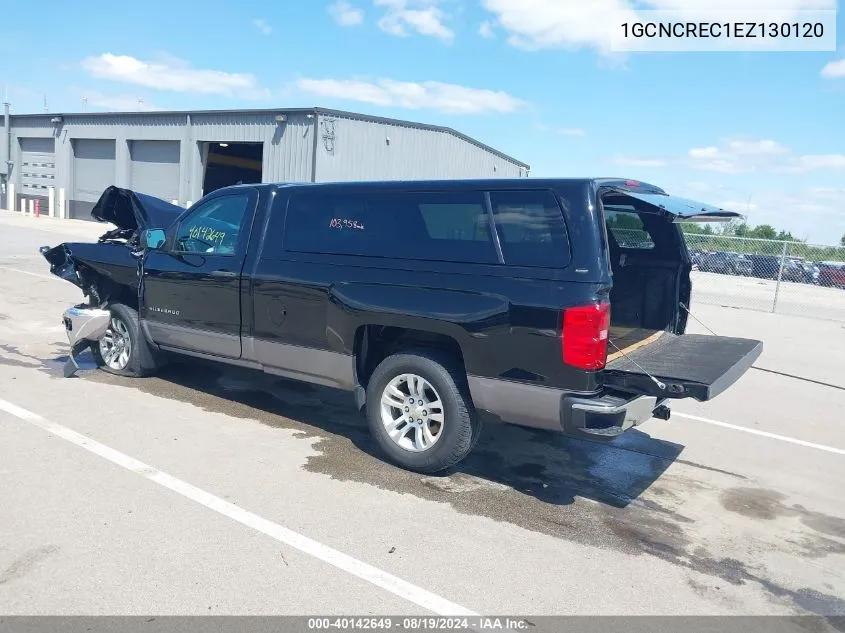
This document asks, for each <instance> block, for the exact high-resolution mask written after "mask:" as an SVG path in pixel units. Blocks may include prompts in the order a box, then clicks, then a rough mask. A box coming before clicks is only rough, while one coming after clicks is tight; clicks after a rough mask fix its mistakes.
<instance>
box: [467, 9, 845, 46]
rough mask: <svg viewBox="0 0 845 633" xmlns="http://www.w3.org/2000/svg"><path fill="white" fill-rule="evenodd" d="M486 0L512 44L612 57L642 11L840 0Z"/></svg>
mask: <svg viewBox="0 0 845 633" xmlns="http://www.w3.org/2000/svg"><path fill="white" fill-rule="evenodd" d="M481 5H482V7H483V8H484V9H486V10H487V11H489V12H490V13H491V14H493V16H494V22H495V23H496V25H497V26H499V27H500V28H502V29H504V30H505V31H507V33H508V34H509V37H508V41H509V42H510V43H511V44H512V45H513V46H516V47H519V48H523V49H527V50H538V49H549V48H559V49H566V50H576V49H583V48H587V49H594V50H596V51H598V52H599V53H601V54H602V55H606V56H612V55H613V53H612V51H611V32H612V31H611V30H612V29H614V28H616V26H615V25H616V24H617V23H622V22H635V21H637V19H638V15H637V12H638V10H644V9H646V10H648V9H651V10H671V11H682V12H684V13H689V17H690V20H691V21H701V20H702V19H704V18H707V19H709V20H710V21H716V22H725V21H727V20H728V19H730V18H729V17H728V18H726V17H725V13H724V12H725V11H728V10H730V11H736V10H747V11H749V12H752V11H753V12H757V13H758V14H760V15H762V12H764V11H767V10H778V11H781V10H785V11H794V10H799V9H836V0H777V1H776V2H770V1H769V0H708V2H706V3H704V2H702V0H638V1H637V2H634V0H481ZM610 16H613V18H614V19H611V17H610ZM678 17H679V18H683V15H680V16H678ZM722 18H725V19H722ZM759 43H760V44H762V40H760V42H759Z"/></svg>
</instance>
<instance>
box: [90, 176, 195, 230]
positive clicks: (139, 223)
mask: <svg viewBox="0 0 845 633" xmlns="http://www.w3.org/2000/svg"><path fill="white" fill-rule="evenodd" d="M184 210H185V209H183V208H182V207H180V206H177V205H175V204H171V203H169V202H165V201H164V200H161V199H160V198H155V197H153V196H148V195H146V194H143V193H138V192H136V191H132V190H131V189H121V188H120V187H114V186H112V187H108V188H107V189H106V190H105V191H103V195H101V196H100V199H99V200H97V204H95V205H94V208H93V209H91V216H92V217H93V218H94V219H95V220H97V221H98V222H111V223H112V224H114V225H115V226H117V227H118V228H121V229H129V230H141V231H143V230H144V229H166V228H167V227H168V226H170V225H171V224H172V223H173V222H174V221H175V220H176V218H177V217H179V214H180V213H182V212H183V211H184Z"/></svg>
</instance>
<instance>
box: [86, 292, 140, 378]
mask: <svg viewBox="0 0 845 633" xmlns="http://www.w3.org/2000/svg"><path fill="white" fill-rule="evenodd" d="M108 309H109V311H110V312H111V314H112V320H113V321H114V320H115V319H116V320H117V321H118V322H120V323H122V324H123V325H124V326H125V330H126V332H127V333H128V338H129V343H130V349H129V360H128V361H127V362H126V365H125V366H124V367H123V368H119V369H118V368H114V367H110V366H109V365H108V363H106V361H105V360H104V359H103V356H102V354H101V353H100V343H99V341H96V342H93V343H91V353H92V354H93V355H94V360H95V361H96V363H97V367H98V368H100V369H101V370H103V371H105V372H108V373H109V374H114V375H115V376H126V377H130V378H141V377H143V376H148V375H150V374H151V373H153V371H154V370H155V366H154V364H152V363H150V362H149V361H147V362H145V361H144V359H145V352H147V351H148V350H147V341H146V340H145V339H144V337H143V335H142V334H141V328H140V323H139V319H138V312H137V311H136V310H135V309H134V308H131V307H129V306H127V305H124V304H122V303H113V304H112V305H110V306H109V308H108ZM110 329H111V326H110Z"/></svg>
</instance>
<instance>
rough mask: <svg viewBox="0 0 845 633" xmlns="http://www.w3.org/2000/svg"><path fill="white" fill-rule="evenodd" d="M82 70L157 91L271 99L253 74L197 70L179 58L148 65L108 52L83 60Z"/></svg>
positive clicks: (100, 76)
mask: <svg viewBox="0 0 845 633" xmlns="http://www.w3.org/2000/svg"><path fill="white" fill-rule="evenodd" d="M82 67H83V68H84V69H85V70H86V71H87V72H88V74H90V75H91V76H92V77H96V78H97V79H108V80H110V81H117V82H121V83H126V84H133V85H136V86H144V87H145V88H154V89H156V90H168V91H172V92H188V93H196V94H206V95H207V94H216V95H224V96H230V97H231V96H237V97H245V98H261V97H265V96H267V93H266V91H264V90H261V89H260V88H259V86H258V81H257V80H256V78H255V77H254V76H253V75H251V74H246V73H229V72H224V71H221V70H207V69H201V68H194V67H192V66H191V65H190V64H189V63H187V62H184V61H182V60H177V59H168V60H167V61H164V62H146V61H142V60H140V59H136V58H135V57H131V56H129V55H113V54H112V53H104V54H103V55H99V56H97V57H87V58H86V59H84V60H82Z"/></svg>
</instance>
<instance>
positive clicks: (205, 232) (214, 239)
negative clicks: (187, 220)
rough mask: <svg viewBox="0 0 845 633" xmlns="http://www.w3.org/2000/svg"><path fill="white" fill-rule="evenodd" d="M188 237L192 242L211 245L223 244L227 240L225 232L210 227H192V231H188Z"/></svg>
mask: <svg viewBox="0 0 845 633" xmlns="http://www.w3.org/2000/svg"><path fill="white" fill-rule="evenodd" d="M188 236H189V237H190V238H191V239H192V240H202V241H204V242H208V243H209V244H215V243H216V244H222V243H223V240H224V239H225V238H226V234H225V233H224V232H223V231H217V230H215V229H213V228H211V227H208V226H194V227H191V230H190V231H188Z"/></svg>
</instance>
